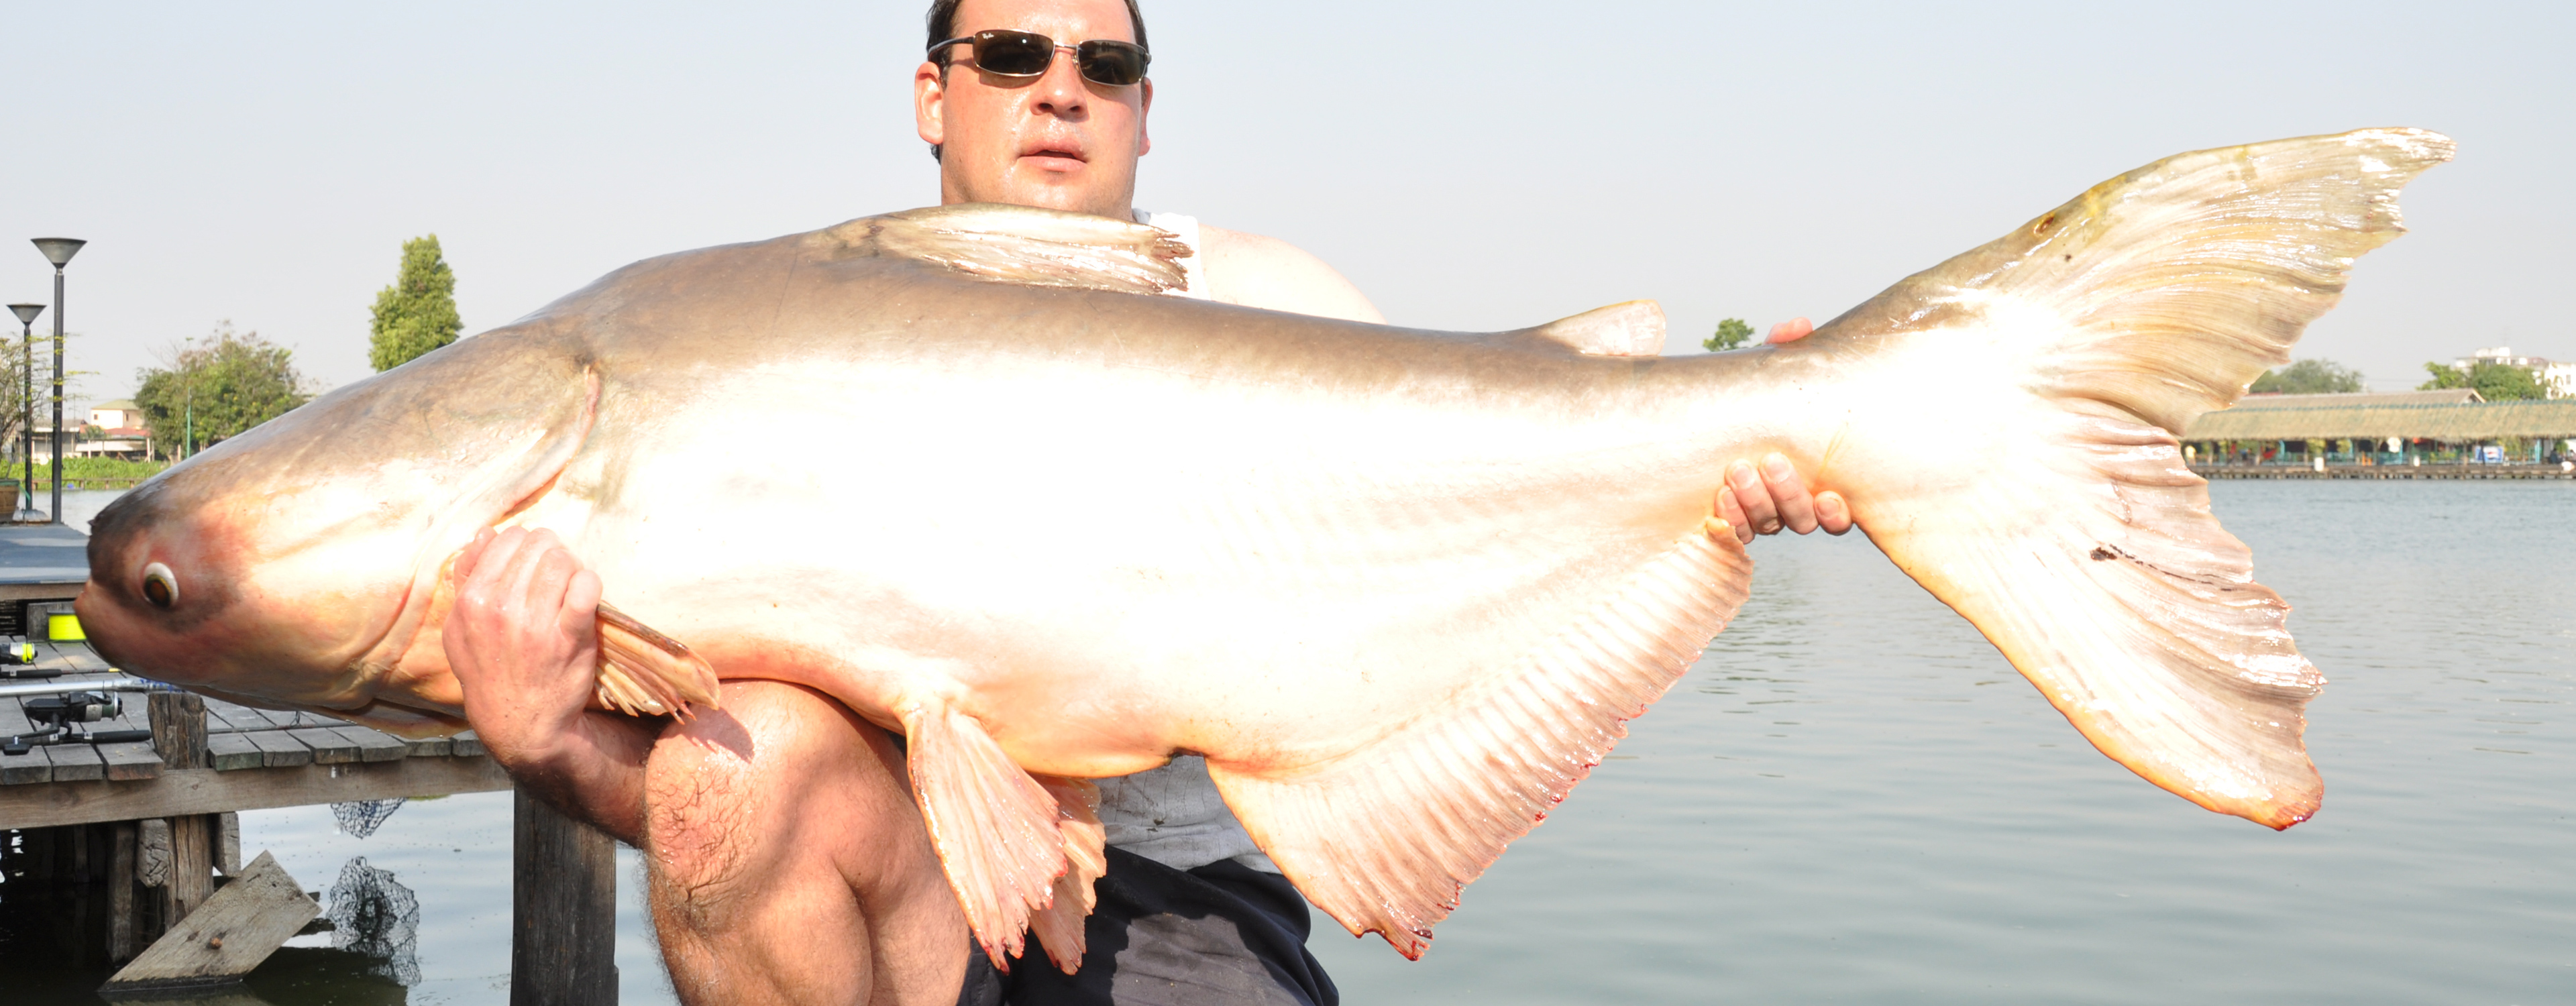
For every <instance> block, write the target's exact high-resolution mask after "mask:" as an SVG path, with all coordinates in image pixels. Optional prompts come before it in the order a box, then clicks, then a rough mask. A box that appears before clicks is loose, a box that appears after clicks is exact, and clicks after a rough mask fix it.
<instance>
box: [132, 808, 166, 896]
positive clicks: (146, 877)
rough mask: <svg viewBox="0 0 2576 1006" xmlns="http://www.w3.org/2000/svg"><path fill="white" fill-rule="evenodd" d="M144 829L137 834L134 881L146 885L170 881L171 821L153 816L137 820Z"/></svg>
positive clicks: (162, 883) (156, 885) (155, 885)
mask: <svg viewBox="0 0 2576 1006" xmlns="http://www.w3.org/2000/svg"><path fill="white" fill-rule="evenodd" d="M137 825H138V827H140V828H141V829H142V830H140V831H138V832H137V833H136V835H135V845H134V882H135V883H138V884H141V885H143V886H145V887H161V886H164V885H166V884H168V883H170V822H169V820H168V819H167V818H158V817H156V818H152V819H150V820H148V821H141V822H137Z"/></svg>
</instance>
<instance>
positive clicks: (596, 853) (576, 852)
mask: <svg viewBox="0 0 2576 1006" xmlns="http://www.w3.org/2000/svg"><path fill="white" fill-rule="evenodd" d="M514 800H515V804H514V808H513V813H512V826H511V829H510V903H511V934H510V1003H511V1006H603V1004H610V1003H615V1002H616V1001H617V843H616V842H615V841H613V840H611V839H610V838H609V837H608V836H607V835H606V834H604V833H602V832H600V831H599V830H598V829H596V828H593V827H591V826H589V825H587V824H583V823H581V822H579V821H576V820H573V819H572V818H570V817H567V816H565V815H564V814H562V813H561V812H559V811H557V810H555V809H554V808H553V807H550V806H548V805H546V803H545V802H544V801H542V800H539V799H537V798H535V797H533V796H530V795H528V792H527V791H526V790H519V791H518V792H517V795H516V796H515V798H514Z"/></svg>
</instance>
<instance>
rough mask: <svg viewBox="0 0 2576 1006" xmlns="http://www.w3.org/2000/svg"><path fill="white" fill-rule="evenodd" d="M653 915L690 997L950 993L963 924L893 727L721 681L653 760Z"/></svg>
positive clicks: (732, 999) (810, 700) (907, 999)
mask: <svg viewBox="0 0 2576 1006" xmlns="http://www.w3.org/2000/svg"><path fill="white" fill-rule="evenodd" d="M645 807H646V824H645V827H646V832H647V835H646V842H645V849H646V850H647V852H648V856H647V862H648V864H649V870H650V877H649V880H648V884H649V891H650V895H651V900H652V905H653V921H654V928H655V930H656V931H657V932H658V933H659V934H660V936H661V940H662V954H663V959H664V961H665V962H666V963H667V964H668V966H669V967H670V969H671V984H672V986H673V987H674V988H675V989H676V990H678V992H679V994H680V998H681V1000H682V1001H684V1002H688V1003H691V1004H694V1006H713V1004H718V1003H788V1004H801V1003H831V1004H835V1006H840V1004H849V1003H863V1002H864V1003H901V1004H915V1003H924V1004H933V1006H948V1004H950V1003H953V1002H955V1001H956V1000H957V991H958V986H959V985H960V984H961V983H962V982H963V981H964V980H965V970H966V954H967V946H968V941H967V933H966V919H965V915H964V913H963V912H962V911H960V910H959V908H958V907H957V899H956V897H955V896H954V895H953V894H951V893H950V892H949V890H948V883H947V880H946V878H945V877H944V876H943V875H942V874H941V873H940V868H939V860H938V858H937V856H936V854H935V853H933V852H932V850H931V846H930V839H929V835H928V833H927V831H926V830H925V829H924V827H923V825H922V821H921V812H920V810H919V809H918V807H917V806H916V805H915V804H914V803H913V798H912V791H911V787H910V785H909V783H908V782H907V778H906V775H905V772H904V762H903V755H902V753H901V752H899V751H897V750H896V749H895V747H894V742H893V739H892V737H891V736H890V735H888V734H887V733H886V732H885V731H884V730H881V729H879V728H877V727H876V726H874V725H872V724H869V723H867V722H866V721H864V720H861V719H859V718H858V717H857V716H855V715H853V714H851V713H850V711H849V710H848V709H846V708H844V707H842V706H841V705H840V704H839V703H837V702H834V701H832V700H830V699H828V698H825V697H823V696H822V695H821V694H819V693H816V692H813V691H810V690H808V689H805V688H803V687H799V686H795V685H785V684H778V683H775V682H762V681H745V682H728V683H726V684H725V686H724V709H723V711H721V712H711V713H708V714H706V715H704V716H701V717H699V718H698V719H697V720H696V721H695V722H692V723H688V724H681V725H674V726H672V727H670V728H669V729H667V730H665V731H664V732H663V734H662V737H661V740H660V741H659V742H657V743H656V744H655V745H654V748H653V753H652V756H651V758H650V760H649V761H647V763H646V765H645Z"/></svg>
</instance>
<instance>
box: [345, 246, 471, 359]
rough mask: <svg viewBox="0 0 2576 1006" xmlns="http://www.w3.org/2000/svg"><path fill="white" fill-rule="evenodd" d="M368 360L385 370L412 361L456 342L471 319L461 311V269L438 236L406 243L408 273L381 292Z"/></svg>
mask: <svg viewBox="0 0 2576 1006" xmlns="http://www.w3.org/2000/svg"><path fill="white" fill-rule="evenodd" d="M369 328H370V330H371V332H372V334H371V335H369V336H368V339H367V362H368V363H369V364H371V365H373V366H374V367H375V368H376V369H377V370H379V371H385V370H392V369H394V368H395V367H399V366H402V365H403V364H406V363H409V362H411V361H412V359H413V358H414V357H418V356H420V355H421V354H423V353H427V352H429V351H430V350H433V349H437V348H438V347H440V346H444V345H447V344H448V343H451V342H455V341H456V335H457V333H459V332H462V331H464V330H465V322H464V320H463V319H462V318H459V317H458V316H457V314H456V274H455V273H454V272H451V271H449V270H448V268H447V259H446V257H445V256H444V255H442V254H440V252H439V249H438V235H436V234H431V235H428V236H426V237H417V238H413V239H411V240H409V241H405V242H403V254H402V272H401V273H400V274H399V275H397V276H395V277H394V285H392V286H389V287H386V288H384V290H382V291H381V292H379V293H377V294H376V308H375V321H374V323H373V324H372V325H370V326H369Z"/></svg>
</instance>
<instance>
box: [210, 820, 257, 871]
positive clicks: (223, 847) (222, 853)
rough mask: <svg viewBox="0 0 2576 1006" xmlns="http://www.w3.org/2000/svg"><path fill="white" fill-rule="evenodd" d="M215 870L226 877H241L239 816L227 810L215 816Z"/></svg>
mask: <svg viewBox="0 0 2576 1006" xmlns="http://www.w3.org/2000/svg"><path fill="white" fill-rule="evenodd" d="M261 855H267V853H261ZM215 869H218V870H222V871H224V876H227V877H239V876H241V875H242V861H241V815H239V814H236V813H233V812H232V811H229V810H228V811H225V812H223V813H221V814H217V815H215Z"/></svg>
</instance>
